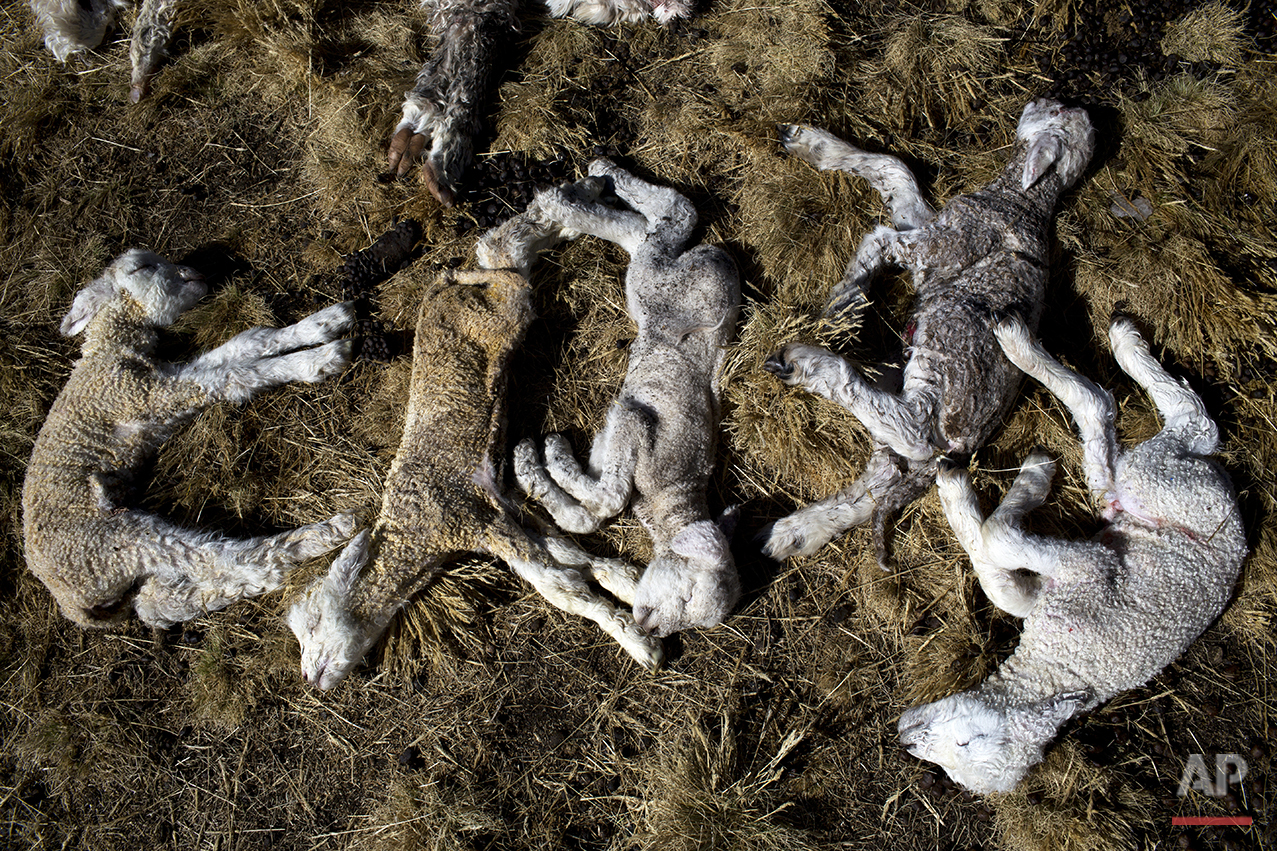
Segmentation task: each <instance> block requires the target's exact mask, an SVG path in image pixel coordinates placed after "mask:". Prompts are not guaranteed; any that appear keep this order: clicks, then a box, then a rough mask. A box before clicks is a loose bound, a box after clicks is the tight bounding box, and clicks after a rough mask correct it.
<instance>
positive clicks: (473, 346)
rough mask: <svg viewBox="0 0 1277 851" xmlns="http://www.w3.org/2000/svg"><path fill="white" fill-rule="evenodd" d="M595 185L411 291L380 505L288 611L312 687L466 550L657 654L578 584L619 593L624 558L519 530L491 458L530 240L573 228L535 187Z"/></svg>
mask: <svg viewBox="0 0 1277 851" xmlns="http://www.w3.org/2000/svg"><path fill="white" fill-rule="evenodd" d="M598 192H599V188H598V184H597V182H596V181H581V182H578V183H577V184H570V185H568V186H565V187H560V188H557V189H550V190H545V191H542V192H540V193H538V195H537V197H536V198H535V199H534V200H533V202H532V204H530V205H529V206H528V209H527V210H526V211H525V212H524V213H521V214H520V215H518V216H515V217H514V218H512V219H510V220H509V221H508V222H506V223H505V224H504V225H502V226H501V227H499V228H496V229H494V230H493V231H490V232H489V233H488V234H486V235H485V236H484V238H483V239H482V240H480V242H479V245H478V246H477V249H476V253H477V254H478V257H479V264H480V266H481V267H483V268H480V269H478V270H475V271H469V272H449V273H445V274H444V275H443V276H442V277H441V279H440V281H439V283H438V284H437V285H436V286H434V287H433V288H432V289H431V290H430V291H429V292H428V293H427V294H426V296H425V298H424V299H423V300H422V303H421V311H420V314H419V315H418V319H417V331H416V339H415V342H414V344H413V356H412V357H413V363H412V384H411V386H410V389H409V394H408V410H407V413H406V415H405V418H404V433H403V439H402V440H401V441H400V444H399V449H398V451H397V452H396V453H395V460H394V461H393V463H392V464H391V466H390V473H389V475H388V476H387V477H386V489H385V493H384V495H383V497H382V504H381V513H380V514H379V515H378V517H377V522H376V524H375V525H374V527H373V529H372V530H371V532H368V531H365V532H361V533H360V534H358V535H356V536H355V538H354V539H353V540H352V541H351V543H350V544H349V545H348V546H347V547H346V549H345V550H344V551H343V552H342V553H341V555H340V556H338V557H337V559H336V560H335V561H334V562H333V565H332V567H331V568H330V569H329V571H328V574H327V575H326V576H324V577H323V578H321V579H318V580H316V581H315V582H314V583H313V584H312V585H311V586H310V587H309V588H308V589H307V590H306V592H305V593H304V594H303V596H302V597H301V599H299V600H298V601H297V602H296V603H295V604H294V605H293V607H292V609H291V610H290V611H289V614H288V625H289V627H291V628H292V630H293V633H294V634H296V636H297V640H298V641H299V642H300V643H301V668H302V675H303V676H304V677H305V678H306V680H307V682H310V683H312V684H314V685H316V686H318V687H320V688H322V689H325V690H326V689H331V688H333V687H334V686H336V685H337V684H338V683H340V682H341V681H342V680H343V679H345V678H346V675H347V674H348V673H349V672H350V670H351V669H352V668H353V667H354V666H355V665H356V664H357V663H358V662H359V660H360V659H362V658H363V657H364V655H365V654H367V652H368V651H369V650H370V649H371V648H372V646H373V645H374V644H376V642H377V639H378V638H380V637H381V634H382V633H383V632H385V630H386V627H387V626H389V624H390V621H391V619H392V618H394V616H395V614H396V613H397V612H398V611H399V609H401V608H402V607H403V605H404V604H405V603H406V602H407V601H408V600H409V599H411V598H412V596H413V595H414V594H415V593H417V592H418V591H419V590H421V589H422V588H423V587H425V586H426V584H427V583H428V582H429V581H430V579H431V578H433V577H434V576H435V575H436V574H437V573H438V572H439V571H440V570H441V569H442V568H443V566H444V565H445V564H446V563H447V562H448V561H451V560H454V559H455V558H457V557H458V556H460V555H463V554H465V553H469V552H478V553H486V554H489V555H493V556H496V557H497V558H500V559H501V560H502V561H504V562H505V563H506V564H508V565H509V566H510V568H511V569H512V570H514V572H515V573H517V574H518V575H519V576H520V577H522V578H523V579H524V580H526V581H527V582H529V583H531V584H532V585H533V586H534V587H535V588H536V589H537V591H539V592H540V593H541V594H542V595H543V596H544V597H545V598H546V599H547V600H549V601H550V602H551V603H552V604H553V605H555V606H558V607H559V608H561V609H564V610H565V611H568V612H571V613H573V614H578V615H582V616H584V617H587V618H590V619H591V620H593V621H595V622H596V623H598V624H599V626H600V627H601V628H602V629H603V630H604V631H606V632H607V633H608V634H609V635H611V636H612V637H613V638H614V639H616V640H617V642H619V643H620V644H621V646H622V647H623V648H624V649H625V650H626V652H628V653H629V654H630V655H631V656H633V657H634V658H635V659H636V660H637V661H638V662H639V663H640V664H642V665H643V666H644V667H647V668H655V667H657V665H659V664H660V661H661V658H662V656H663V649H662V647H661V643H660V642H659V641H658V640H656V639H654V638H652V637H651V636H648V635H647V634H645V633H644V632H643V631H642V630H640V629H639V628H638V626H637V625H636V624H635V623H634V619H633V617H631V616H630V614H629V612H627V611H625V610H624V609H621V608H620V607H618V606H617V605H616V604H615V603H613V602H612V601H611V600H609V599H607V598H606V597H604V596H603V595H601V594H599V593H598V592H597V591H596V590H595V589H594V588H592V587H591V586H590V584H589V583H590V580H594V581H596V582H598V583H599V584H600V585H602V586H603V587H604V588H605V589H607V590H609V591H611V592H612V593H614V594H616V596H617V597H618V598H620V599H621V600H622V601H623V602H627V603H628V602H631V601H632V600H633V599H634V591H635V584H636V583H637V581H638V571H637V570H636V569H635V568H634V567H632V566H631V565H628V564H625V563H624V562H620V561H616V560H614V559H603V558H595V557H594V556H591V555H589V554H588V553H585V552H584V551H582V550H580V549H579V548H577V547H575V546H573V545H572V544H570V543H569V542H568V541H565V540H562V539H560V538H555V537H541V536H537V535H533V534H532V533H530V532H528V531H527V530H525V529H524V528H523V526H521V525H520V524H519V522H518V520H517V519H516V517H515V512H514V510H513V508H512V507H511V505H510V504H509V503H508V502H507V501H506V499H505V497H504V496H503V495H502V493H501V491H500V488H499V475H498V473H497V472H496V470H495V465H494V461H493V458H494V453H495V454H496V457H497V458H498V459H499V458H500V457H501V455H502V454H504V452H503V449H502V439H503V436H504V428H503V425H504V418H505V381H506V375H505V367H506V364H507V361H508V359H509V357H510V355H511V353H512V352H513V351H514V350H515V349H516V348H517V347H518V345H519V343H520V342H521V341H522V339H523V335H524V333H525V332H526V330H527V327H528V325H529V323H531V322H532V319H533V312H532V304H531V299H530V294H531V287H530V286H529V284H528V279H527V275H528V271H529V269H530V268H531V266H532V261H533V259H534V258H535V257H536V255H537V253H538V252H539V251H541V250H543V249H546V248H550V247H552V246H554V245H555V244H557V243H558V242H561V241H562V240H564V239H570V238H573V237H575V236H576V235H577V234H576V233H574V232H573V231H572V230H571V229H570V228H565V227H563V226H562V224H561V222H560V221H559V220H558V219H557V217H555V216H554V215H553V214H552V213H549V212H548V210H549V208H550V207H552V206H555V205H552V204H550V203H548V202H547V199H559V198H566V197H569V196H572V197H581V198H585V199H589V198H593V197H594V196H596V195H597V194H598Z"/></svg>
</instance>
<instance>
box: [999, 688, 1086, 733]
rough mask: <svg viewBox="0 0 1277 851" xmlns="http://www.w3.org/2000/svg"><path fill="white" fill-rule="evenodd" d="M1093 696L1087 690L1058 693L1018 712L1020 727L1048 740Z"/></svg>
mask: <svg viewBox="0 0 1277 851" xmlns="http://www.w3.org/2000/svg"><path fill="white" fill-rule="evenodd" d="M1093 697H1094V695H1093V694H1092V693H1091V692H1090V691H1087V690H1084V691H1070V692H1065V693H1063V694H1057V695H1055V696H1053V697H1048V698H1046V699H1045V700H1041V701H1038V702H1037V703H1035V704H1033V705H1032V706H1030V707H1028V708H1027V709H1024V710H1021V711H1020V712H1018V713H1016V715H1017V719H1016V720H1017V722H1018V724H1019V726H1020V727H1022V728H1025V729H1027V730H1030V731H1031V732H1032V733H1033V734H1034V736H1035V737H1036V738H1038V739H1039V740H1041V741H1046V740H1048V739H1050V738H1052V737H1053V736H1054V735H1055V731H1056V730H1058V729H1059V728H1060V727H1061V726H1062V725H1063V724H1064V722H1065V721H1068V720H1069V719H1070V718H1072V717H1073V716H1074V715H1076V714H1078V713H1079V712H1081V711H1082V709H1083V708H1084V707H1085V706H1086V705H1087V704H1088V703H1090V702H1091V700H1092V698H1093Z"/></svg>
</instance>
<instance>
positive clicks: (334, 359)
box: [176, 302, 354, 402]
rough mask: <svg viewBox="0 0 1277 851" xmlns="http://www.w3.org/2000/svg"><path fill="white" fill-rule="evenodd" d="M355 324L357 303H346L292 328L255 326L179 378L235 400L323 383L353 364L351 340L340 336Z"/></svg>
mask: <svg viewBox="0 0 1277 851" xmlns="http://www.w3.org/2000/svg"><path fill="white" fill-rule="evenodd" d="M353 323H354V306H353V302H343V303H342V304H335V305H333V306H331V307H328V308H325V309H324V310H321V311H318V312H317V313H313V314H311V315H310V316H307V317H306V318H305V319H302V320H301V321H300V322H297V323H295V324H293V325H289V326H288V327H286V328H251V329H249V330H248V331H245V332H243V333H242V334H237V335H236V336H234V337H232V338H231V339H230V340H227V341H226V342H225V343H223V344H222V345H220V346H218V347H217V348H216V349H213V350H212V351H209V352H205V353H204V354H203V355H201V356H200V357H198V358H196V359H195V360H193V361H191V362H190V363H188V364H185V365H184V366H181V367H180V368H179V369H178V371H177V375H176V378H178V379H179V380H182V381H191V382H194V383H196V384H198V385H199V386H200V387H202V388H204V389H205V390H206V391H207V392H208V393H210V394H211V395H212V396H214V397H215V398H218V399H224V400H227V401H231V402H245V401H247V400H248V399H250V398H252V396H253V395H254V394H255V393H257V392H258V391H259V390H265V389H266V388H268V387H274V386H277V385H279V384H284V383H287V382H290V381H305V382H315V381H319V380H321V379H323V378H325V377H327V376H329V375H332V374H334V373H336V372H340V371H341V370H342V369H343V368H344V367H345V366H346V364H347V363H349V362H350V355H351V350H352V343H351V341H349V340H335V339H334V338H335V337H337V336H338V335H340V334H341V333H343V332H344V331H346V330H347V329H349V328H350V327H351V325H352V324H353ZM318 344H323V345H318ZM307 347H312V348H307ZM281 352H283V353H284V354H280V353H281Z"/></svg>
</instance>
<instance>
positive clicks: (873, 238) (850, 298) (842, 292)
mask: <svg viewBox="0 0 1277 851" xmlns="http://www.w3.org/2000/svg"><path fill="white" fill-rule="evenodd" d="M898 238H899V234H898V233H896V231H894V230H892V229H891V228H889V227H887V226H886V225H880V226H878V227H876V228H874V229H873V230H871V231H870V232H869V233H867V234H865V238H864V239H862V240H861V241H860V247H859V248H857V249H856V256H855V257H853V258H851V262H850V263H848V264H847V270H846V271H845V272H844V273H843V276H842V280H841V281H839V282H838V283H836V284H834V287H833V289H832V290H830V291H829V299H828V300H827V301H826V302H825V316H826V317H827V318H829V319H842V320H845V321H848V322H850V323H851V324H853V325H859V324H860V320H861V317H862V316H863V315H864V312H865V308H866V307H868V306H869V296H868V295H866V293H865V290H866V289H867V288H868V286H869V282H870V281H872V280H873V278H874V276H875V275H877V274H878V272H879V271H881V270H882V269H883V268H884V267H885V266H886V265H887V264H888V260H889V252H890V249H891V248H893V247H894V245H895V243H896V241H897V240H898Z"/></svg>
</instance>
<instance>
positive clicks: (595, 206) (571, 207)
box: [537, 190, 648, 255]
mask: <svg viewBox="0 0 1277 851" xmlns="http://www.w3.org/2000/svg"><path fill="white" fill-rule="evenodd" d="M537 203H538V204H539V205H540V208H541V210H542V212H543V214H544V215H545V216H547V217H549V218H550V219H552V220H554V221H556V222H558V223H559V224H560V225H562V226H563V227H565V228H567V229H568V230H572V231H576V232H577V233H588V234H589V235H590V236H597V237H599V238H600V239H606V240H607V241H608V242H613V243H616V244H617V245H619V246H621V247H622V248H624V249H625V251H626V253H628V254H630V255H633V254H634V252H635V251H637V250H638V248H639V247H640V246H641V245H643V243H644V242H645V241H646V240H647V236H648V234H647V231H648V221H647V219H646V218H645V217H644V216H643V215H641V214H640V213H636V212H634V211H632V210H617V209H615V208H612V207H609V206H607V205H606V204H601V203H598V202H597V201H595V200H593V199H584V198H582V197H580V196H579V194H577V193H568V192H560V191H557V190H552V191H550V192H547V193H544V194H543V195H540V196H538V197H537Z"/></svg>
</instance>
